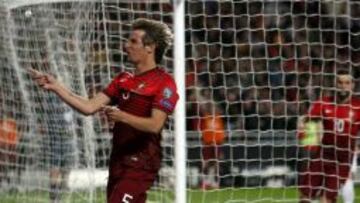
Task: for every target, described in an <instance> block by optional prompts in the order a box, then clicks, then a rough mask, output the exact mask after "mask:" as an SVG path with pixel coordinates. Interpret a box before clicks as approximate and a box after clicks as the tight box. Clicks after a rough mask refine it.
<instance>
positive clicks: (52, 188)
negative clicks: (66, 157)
mask: <svg viewBox="0 0 360 203" xmlns="http://www.w3.org/2000/svg"><path fill="white" fill-rule="evenodd" d="M46 136H47V137H46V138H45V140H46V142H45V148H46V151H47V154H49V157H48V159H49V160H48V163H49V167H50V168H49V179H50V181H49V184H50V185H49V198H50V202H51V203H58V202H60V185H61V170H60V168H61V149H60V139H59V137H57V134H54V133H53V132H47V133H46Z"/></svg>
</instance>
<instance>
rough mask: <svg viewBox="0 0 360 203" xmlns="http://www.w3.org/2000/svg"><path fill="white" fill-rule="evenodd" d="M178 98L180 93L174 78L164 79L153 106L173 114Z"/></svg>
mask: <svg viewBox="0 0 360 203" xmlns="http://www.w3.org/2000/svg"><path fill="white" fill-rule="evenodd" d="M178 99H179V95H178V93H177V88H176V85H175V82H174V80H172V78H171V79H168V80H164V82H163V84H161V85H160V87H159V90H158V91H157V94H156V95H155V99H154V103H153V107H154V108H157V109H160V110H162V111H164V112H166V113H168V114H171V113H172V112H173V111H174V109H175V106H176V103H177V101H178Z"/></svg>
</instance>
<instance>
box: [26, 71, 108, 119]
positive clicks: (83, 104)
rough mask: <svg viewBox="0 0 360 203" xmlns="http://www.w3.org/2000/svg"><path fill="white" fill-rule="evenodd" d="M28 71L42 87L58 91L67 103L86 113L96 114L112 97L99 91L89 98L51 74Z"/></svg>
mask: <svg viewBox="0 0 360 203" xmlns="http://www.w3.org/2000/svg"><path fill="white" fill-rule="evenodd" d="M28 71H29V73H30V75H31V77H32V78H33V79H34V80H35V82H36V83H37V84H38V85H39V86H40V87H42V88H43V89H45V90H49V91H52V92H54V93H56V94H57V95H58V96H59V97H60V98H61V99H62V100H63V101H64V102H65V103H67V104H68V105H70V106H71V107H72V108H74V109H75V110H77V111H79V112H80V113H82V114H84V115H90V114H94V113H95V112H97V111H98V110H100V109H101V107H102V106H104V105H106V104H108V103H109V102H110V98H109V97H108V96H107V95H105V94H104V93H99V94H97V95H95V96H94V97H93V98H91V99H87V98H84V97H82V96H79V95H76V94H74V93H73V92H71V91H70V90H69V89H67V88H66V87H65V86H64V85H62V84H61V83H60V82H59V81H57V80H56V79H55V78H54V77H53V76H51V75H50V74H47V73H43V72H40V71H37V70H34V69H31V68H30V69H28Z"/></svg>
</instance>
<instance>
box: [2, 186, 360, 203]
mask: <svg viewBox="0 0 360 203" xmlns="http://www.w3.org/2000/svg"><path fill="white" fill-rule="evenodd" d="M355 192H356V200H357V201H359V200H360V186H357V187H356V191H355ZM90 198H91V199H93V200H94V201H93V202H95V203H104V202H105V192H104V191H103V190H96V192H95V193H94V195H93V196H90V195H89V194H88V193H85V192H79V191H76V192H72V193H69V194H65V195H64V197H63V201H62V202H64V203H88V202H89V199H90ZM173 199H174V193H172V192H169V191H165V190H152V191H151V192H149V194H148V203H172V202H174V200H173ZM187 199H188V200H187V203H250V202H254V203H296V202H298V193H297V190H296V188H294V187H289V188H274V189H270V188H250V189H244V188H223V189H217V190H207V191H202V190H196V189H192V190H188V193H187ZM340 199H341V198H339V200H338V203H342V201H341V200H340ZM0 200H1V201H0V202H1V203H19V202H27V203H40V202H44V203H47V202H49V201H48V194H47V193H46V192H44V191H41V192H40V191H39V192H35V191H32V192H12V191H7V192H4V191H3V192H0ZM355 202H356V201H355Z"/></svg>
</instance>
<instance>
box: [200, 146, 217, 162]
mask: <svg viewBox="0 0 360 203" xmlns="http://www.w3.org/2000/svg"><path fill="white" fill-rule="evenodd" d="M220 155H221V148H220V147H219V145H203V148H202V156H203V160H209V159H219V158H220Z"/></svg>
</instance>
